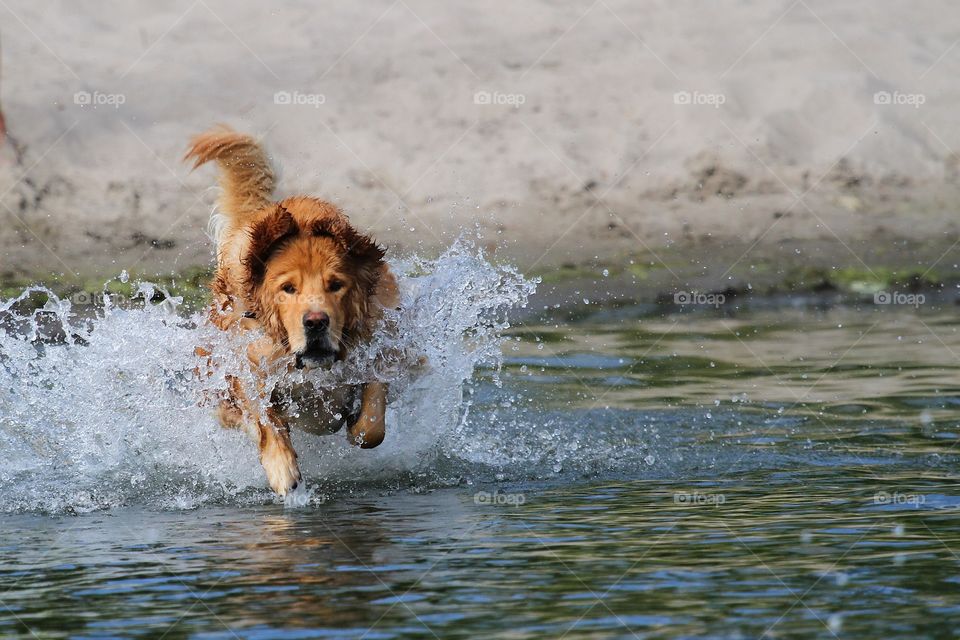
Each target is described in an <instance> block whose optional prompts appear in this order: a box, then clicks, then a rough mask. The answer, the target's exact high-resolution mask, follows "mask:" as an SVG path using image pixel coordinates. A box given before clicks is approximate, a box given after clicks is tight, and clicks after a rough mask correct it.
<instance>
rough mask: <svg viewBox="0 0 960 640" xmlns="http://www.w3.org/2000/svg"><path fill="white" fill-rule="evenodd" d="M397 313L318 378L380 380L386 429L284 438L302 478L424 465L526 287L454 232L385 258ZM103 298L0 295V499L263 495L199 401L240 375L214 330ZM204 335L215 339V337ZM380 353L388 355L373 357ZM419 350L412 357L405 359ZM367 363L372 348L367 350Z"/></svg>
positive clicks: (11, 504)
mask: <svg viewBox="0 0 960 640" xmlns="http://www.w3.org/2000/svg"><path fill="white" fill-rule="evenodd" d="M393 267H394V269H395V270H396V271H397V273H399V274H403V275H402V276H401V278H400V288H401V296H402V306H401V311H400V312H398V313H397V314H396V315H395V316H393V317H392V318H390V321H391V322H392V323H393V325H394V326H395V330H394V331H391V332H380V333H378V338H377V339H376V340H375V341H374V343H373V344H371V345H370V346H369V347H368V348H366V349H363V350H358V351H356V352H355V353H354V354H353V356H352V357H351V359H350V361H349V362H347V363H342V364H340V365H338V366H336V367H334V369H332V370H331V371H329V372H321V373H311V374H309V376H311V379H312V380H313V381H314V382H316V383H317V384H319V385H320V386H322V385H323V384H325V383H326V382H327V381H341V382H343V381H347V382H357V381H361V380H362V379H365V378H367V377H369V376H375V377H377V378H379V379H382V380H386V381H389V382H390V383H391V403H390V406H389V409H388V414H387V421H388V428H387V433H388V435H387V440H386V442H385V443H384V444H383V445H382V446H381V447H380V448H378V449H376V450H372V451H369V450H366V451H365V450H359V449H356V448H354V447H351V446H349V445H348V444H347V442H346V437H345V436H344V435H343V434H342V433H341V434H336V435H334V436H328V437H317V436H310V435H307V434H300V433H298V434H295V435H294V443H295V445H296V447H297V449H298V452H299V454H300V462H301V468H302V471H303V472H304V475H305V477H306V482H307V485H312V486H313V487H314V489H316V487H320V488H321V489H323V488H324V487H329V486H333V485H334V484H335V483H348V484H349V483H353V485H352V486H360V487H362V486H368V485H370V486H374V485H378V484H379V485H380V486H392V485H395V484H398V483H402V482H403V478H408V477H410V476H411V474H413V475H417V474H423V473H430V472H436V469H437V466H436V465H437V462H438V460H443V459H445V458H448V457H449V456H450V453H451V448H455V447H457V446H459V445H460V444H461V443H462V441H463V439H462V437H460V435H458V434H461V435H462V433H463V430H464V429H465V428H467V425H466V422H465V421H464V418H465V416H466V415H467V412H466V407H465V403H464V402H463V398H462V390H463V386H464V382H465V381H467V380H469V379H470V378H471V377H472V375H473V372H474V369H475V368H476V367H477V366H478V365H480V364H487V365H493V366H497V365H498V364H499V362H500V357H501V356H500V353H501V344H502V337H501V334H502V332H503V330H504V329H505V328H506V327H507V323H506V320H505V315H506V312H507V310H508V309H510V308H513V307H516V306H520V305H524V304H525V303H526V300H527V297H528V296H529V295H530V294H531V293H532V292H533V289H534V285H533V283H531V282H529V281H527V280H525V279H524V278H523V277H522V276H521V275H520V274H519V273H518V272H516V271H515V270H513V269H511V268H508V267H498V266H494V265H491V264H490V263H488V262H487V261H486V260H484V259H483V258H482V257H481V256H480V255H479V253H478V252H477V251H476V250H475V249H473V248H472V247H469V246H467V245H466V244H464V243H457V244H455V245H454V246H453V247H451V248H450V249H449V250H448V251H446V252H445V253H444V254H443V255H442V256H441V257H440V258H438V259H437V260H433V261H426V260H419V259H414V260H410V261H407V262H404V263H397V264H394V265H393ZM154 292H155V287H154V286H153V285H150V284H147V283H144V284H141V285H140V296H139V299H138V303H136V304H133V305H132V306H126V307H123V308H121V307H119V306H116V305H113V304H112V303H111V302H110V301H109V300H107V301H105V304H104V305H103V307H102V308H101V309H100V310H99V312H98V314H97V316H96V317H95V318H92V319H84V318H83V317H81V316H79V315H77V314H76V313H75V310H74V309H73V308H72V306H71V304H70V302H69V301H67V300H60V299H58V298H57V297H56V296H54V295H53V294H52V293H50V292H49V291H47V290H45V289H43V288H39V287H33V288H30V289H28V290H26V291H24V293H23V294H22V295H21V296H18V297H17V298H15V299H12V300H7V301H2V302H0V318H2V326H3V327H4V329H5V330H3V331H0V456H2V458H3V464H2V465H0V511H7V512H9V511H20V510H41V511H50V512H59V511H86V510H91V509H98V508H109V507H114V506H121V505H130V504H147V505H151V506H156V507H159V508H183V507H190V506H196V505H200V504H205V503H210V502H246V501H262V500H265V499H272V498H271V494H270V493H269V491H268V490H267V489H266V485H265V480H264V477H263V472H262V470H261V468H260V465H259V463H258V462H257V454H256V449H255V446H254V445H253V444H252V443H250V442H249V441H248V440H247V439H246V436H245V435H244V434H243V433H242V432H240V431H235V430H225V429H222V428H221V427H220V426H219V425H218V424H217V422H216V420H215V419H214V417H213V415H212V411H211V409H210V408H209V407H205V406H201V405H202V399H203V397H204V394H205V393H206V392H209V391H210V389H212V388H215V387H217V386H220V385H222V381H223V376H224V375H225V373H227V372H231V373H235V372H236V371H242V370H243V369H244V367H243V366H242V365H241V363H240V362H239V360H234V359H233V358H235V357H236V356H235V355H231V354H236V353H237V350H236V349H226V348H222V347H224V346H225V345H224V344H223V343H224V341H225V340H227V337H226V336H225V335H224V334H222V333H221V332H219V331H217V330H215V329H213V328H211V327H209V326H208V325H206V324H205V323H204V321H203V317H204V315H205V314H202V313H198V314H195V315H193V316H190V317H184V316H183V315H182V314H178V312H177V308H176V306H177V302H178V301H177V300H171V299H169V298H168V299H167V300H166V301H164V302H162V303H156V304H155V303H151V302H149V300H150V299H151V298H152V297H153V295H154ZM32 296H48V297H49V301H48V302H47V304H46V306H45V307H44V309H42V310H40V311H39V312H31V313H18V312H17V311H16V309H17V308H18V304H17V302H18V301H23V300H24V299H25V298H27V297H32ZM51 324H52V325H54V326H57V325H62V328H63V330H64V333H63V336H62V337H63V338H64V340H63V343H62V344H50V341H49V340H43V339H41V336H42V334H43V333H44V331H43V326H44V325H51ZM201 344H202V345H214V347H215V353H217V354H218V357H217V360H216V367H215V370H214V375H213V376H212V377H211V378H210V379H208V380H202V379H198V378H197V376H195V375H194V373H193V370H194V368H195V367H197V366H198V365H200V364H202V363H201V362H200V360H199V359H198V358H197V357H196V356H194V354H193V351H194V347H196V346H197V345H201ZM217 345H219V346H220V347H221V348H220V349H217V348H216V346H217ZM374 354H380V355H384V354H388V357H387V361H388V363H393V366H376V367H375V366H373V365H372V364H371V363H373V362H374V358H373V355H374ZM421 357H425V358H426V361H427V363H428V364H427V365H426V366H424V367H411V366H408V365H409V364H410V363H411V362H415V361H416V360H418V359H419V358H421ZM381 360H382V358H381Z"/></svg>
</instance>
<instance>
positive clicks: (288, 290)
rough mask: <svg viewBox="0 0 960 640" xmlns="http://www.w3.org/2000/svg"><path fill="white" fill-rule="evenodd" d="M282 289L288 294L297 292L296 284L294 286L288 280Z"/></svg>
mask: <svg viewBox="0 0 960 640" xmlns="http://www.w3.org/2000/svg"><path fill="white" fill-rule="evenodd" d="M280 289H281V290H282V291H283V292H284V293H288V294H290V295H293V294H295V293H296V292H297V288H296V287H295V286H293V285H292V284H290V283H289V282H288V283H287V284H285V285H283V286H282V287H280Z"/></svg>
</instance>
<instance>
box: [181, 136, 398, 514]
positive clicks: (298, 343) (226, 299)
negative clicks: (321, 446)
mask: <svg viewBox="0 0 960 640" xmlns="http://www.w3.org/2000/svg"><path fill="white" fill-rule="evenodd" d="M184 159H185V160H186V161H191V162H192V163H193V168H194V169H196V168H197V167H199V166H201V165H203V164H204V163H206V162H210V161H215V162H216V163H217V165H218V167H219V174H220V186H221V188H222V194H221V197H220V199H219V201H218V205H217V207H218V211H217V213H215V214H214V216H213V218H212V220H211V229H212V230H213V236H214V240H215V243H216V257H217V258H216V259H217V265H216V272H215V275H214V278H213V282H212V284H211V288H212V293H213V303H212V306H211V309H210V321H211V322H212V323H213V324H214V325H216V326H217V327H219V328H220V329H222V330H224V331H228V332H238V333H239V332H245V331H252V330H260V331H262V336H261V337H259V338H257V339H255V340H253V341H251V342H249V343H248V347H247V349H246V359H247V360H248V361H249V363H250V366H251V367H252V368H253V372H254V378H255V379H256V380H257V383H256V385H255V386H256V387H257V388H254V389H250V388H245V387H249V386H251V385H249V384H248V385H244V384H243V383H242V382H241V378H240V377H239V376H227V380H228V385H229V390H228V391H227V392H225V394H224V397H223V398H222V399H221V400H220V403H219V411H218V415H219V418H220V421H221V423H222V424H223V425H224V426H226V427H242V428H244V429H245V430H246V431H247V432H248V433H249V434H250V435H251V437H252V438H253V439H254V440H255V441H256V442H257V444H258V446H259V448H260V462H261V463H262V465H263V468H264V471H265V472H266V475H267V481H268V482H269V484H270V487H271V488H273V490H274V491H275V492H276V493H278V494H279V495H281V496H282V495H285V494H286V493H287V492H289V491H292V490H294V489H296V487H297V485H298V483H299V482H300V481H301V475H300V469H299V467H298V465H297V454H296V452H295V451H294V450H293V446H292V445H291V442H290V426H291V423H292V422H295V423H296V426H298V427H303V428H305V429H308V430H311V431H314V432H318V433H330V432H334V431H337V430H339V429H340V428H341V427H342V425H343V422H344V418H343V416H346V422H347V423H348V429H347V433H348V436H349V439H350V442H352V443H353V444H356V445H358V446H360V447H364V448H371V447H376V446H377V445H379V444H380V443H381V442H383V438H384V435H385V426H384V412H385V410H386V396H387V385H386V384H384V383H381V382H369V383H367V384H364V385H363V386H362V388H360V389H352V388H351V389H331V390H324V391H322V392H313V391H312V389H311V391H310V392H309V393H308V394H307V395H311V394H312V395H317V393H322V394H323V396H325V397H323V398H314V399H319V400H323V403H322V405H323V406H325V407H327V408H328V410H327V411H323V410H321V409H320V408H318V407H319V406H320V404H321V403H315V404H316V407H314V409H315V410H313V411H310V410H306V411H305V410H303V407H304V404H306V405H309V404H310V403H309V400H310V398H304V397H302V396H303V395H304V394H303V393H301V397H298V398H297V406H298V411H297V412H296V415H295V416H291V415H288V413H287V412H286V411H285V410H284V406H283V402H282V401H280V400H278V399H277V397H276V394H274V395H273V396H271V397H267V391H266V390H265V389H266V382H265V381H266V378H267V376H268V375H270V374H271V373H277V372H280V373H283V372H289V371H291V370H292V368H294V367H296V368H301V369H304V368H305V369H310V368H314V367H324V366H329V365H330V364H332V363H333V362H334V361H336V360H342V359H343V358H345V357H346V355H347V353H348V352H349V350H350V349H352V348H355V347H356V346H357V345H359V344H362V343H363V342H364V341H366V340H369V339H370V337H371V335H372V332H373V331H374V330H375V327H376V326H377V322H378V321H379V320H380V318H381V315H382V312H383V310H384V309H387V308H396V307H397V306H398V304H399V293H398V290H397V282H396V278H395V277H394V276H393V274H392V273H391V271H390V269H389V267H388V266H387V264H386V263H385V262H384V259H383V258H384V249H383V248H382V247H381V246H380V245H378V244H377V243H376V242H375V241H373V240H372V239H371V238H370V237H369V236H366V235H364V234H362V233H360V232H358V231H357V230H356V229H355V228H354V227H353V226H351V224H350V222H349V220H348V219H347V217H346V216H345V215H344V214H343V213H342V212H341V211H340V210H339V209H338V208H337V207H336V206H334V205H332V204H330V203H329V202H324V201H323V200H319V199H317V198H311V197H305V196H297V197H292V198H287V199H285V200H281V201H279V202H275V201H273V200H272V198H271V196H272V194H273V190H274V186H275V182H276V179H275V177H274V172H273V169H272V168H271V166H270V163H269V161H268V159H267V156H266V154H265V153H264V151H263V149H262V148H261V147H260V145H259V144H257V142H256V141H255V140H254V139H253V138H251V137H250V136H247V135H244V134H241V133H237V132H235V131H233V130H232V129H229V128H226V127H220V128H218V129H214V130H211V131H208V132H206V133H202V134H200V135H198V136H196V137H194V138H193V140H192V141H191V145H190V149H189V150H188V151H187V154H186V156H185V158H184ZM197 354H198V355H200V356H207V357H209V356H210V355H211V353H210V352H209V351H208V350H206V349H203V348H199V347H198V349H197ZM301 391H302V390H301ZM354 392H355V393H354ZM355 396H359V397H358V398H355ZM331 403H332V405H333V406H335V407H337V408H338V409H337V410H333V411H331V410H329V407H330V406H331Z"/></svg>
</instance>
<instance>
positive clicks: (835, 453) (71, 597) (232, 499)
mask: <svg viewBox="0 0 960 640" xmlns="http://www.w3.org/2000/svg"><path fill="white" fill-rule="evenodd" d="M444 261H446V262H444ZM405 268H407V270H408V271H410V272H411V273H417V274H418V275H417V276H416V277H411V278H408V279H406V280H405V289H404V290H405V296H407V297H406V300H407V302H408V305H410V309H411V310H410V313H409V315H407V316H406V317H404V318H402V319H400V320H399V323H400V326H401V327H404V328H406V329H407V330H408V332H407V333H406V334H405V337H402V338H395V340H400V341H402V344H403V346H404V349H403V351H404V353H406V356H405V357H410V358H414V357H415V356H417V354H421V353H426V352H429V357H430V359H431V365H432V366H431V368H430V369H429V370H428V371H424V372H419V373H409V374H406V373H403V372H402V371H396V370H393V371H381V372H379V374H378V375H381V376H383V377H385V378H390V379H392V380H395V381H396V383H397V386H398V396H397V397H396V398H395V401H394V406H393V408H392V409H391V413H390V415H389V416H388V418H389V420H390V425H389V427H388V428H389V429H390V436H388V437H389V438H391V439H389V440H388V441H387V443H385V445H384V446H383V447H381V448H380V449H378V450H376V451H373V452H369V451H357V450H355V449H351V448H350V447H348V446H347V445H346V444H345V443H344V442H343V441H342V440H341V439H340V438H339V437H338V436H334V437H328V438H307V437H302V436H301V437H298V438H297V441H296V444H297V446H298V449H299V450H300V451H301V456H303V457H304V458H306V460H307V462H306V463H305V465H304V469H305V475H306V477H307V482H308V488H307V489H306V490H304V491H303V492H302V493H298V494H297V495H296V496H294V498H292V499H289V500H288V501H287V504H286V505H284V504H283V503H281V502H280V501H277V500H275V499H274V498H272V497H271V496H270V495H269V494H268V493H267V492H266V491H264V489H263V488H262V478H261V477H260V475H259V473H258V471H259V470H258V469H257V466H256V464H255V458H254V457H253V456H254V454H253V453H252V449H251V445H249V444H248V443H246V442H245V441H244V440H243V438H242V437H240V436H239V435H238V434H233V433H231V432H224V431H222V430H218V429H217V428H216V427H215V425H213V423H212V422H211V421H210V420H209V417H205V413H204V411H203V410H201V409H198V408H197V407H196V406H195V403H194V402H193V398H194V397H195V395H196V394H195V393H192V392H193V391H195V390H194V389H193V387H192V385H196V382H195V381H193V382H191V381H190V380H189V378H187V377H184V376H183V371H184V370H186V369H188V368H189V367H187V365H188V364H190V361H189V358H187V357H186V356H176V355H173V354H175V353H181V352H182V353H187V352H186V351H182V350H181V348H182V349H187V348H188V347H189V348H190V349H192V346H193V344H194V342H195V341H196V339H197V335H198V331H202V330H201V329H197V328H194V327H192V326H190V325H189V323H187V324H183V325H180V324H178V322H177V321H174V320H170V316H169V314H168V313H167V312H166V311H165V310H163V309H152V308H147V309H146V310H139V311H131V312H129V314H130V315H129V317H128V316H127V315H124V313H120V312H119V311H118V314H117V315H116V316H111V317H109V318H108V319H103V320H99V321H97V323H95V324H96V328H95V329H94V330H93V331H91V332H90V333H89V334H85V335H86V338H85V339H86V340H87V342H88V343H89V345H88V346H85V347H81V346H76V347H70V346H59V347H55V346H44V347H43V349H40V348H39V347H37V346H35V345H31V347H30V349H33V351H30V350H29V349H27V348H23V349H22V350H21V351H20V352H14V351H13V349H12V346H16V345H17V344H20V342H22V341H20V342H17V341H13V342H11V341H10V338H9V337H8V338H5V339H4V340H6V342H4V343H3V353H4V354H5V356H4V358H5V359H4V360H3V364H4V371H5V373H4V375H6V376H11V377H8V378H6V379H4V381H3V382H4V384H3V385H2V391H0V393H2V394H5V395H3V396H0V398H2V400H3V405H2V406H3V408H4V410H3V414H2V415H0V437H2V438H3V439H2V440H0V452H2V453H3V455H4V458H5V463H4V465H3V467H2V471H0V474H2V475H0V498H2V504H3V505H4V506H3V510H4V511H6V512H7V513H6V514H5V515H0V573H2V577H0V635H9V636H14V637H31V636H30V632H31V631H32V632H33V633H34V634H36V636H37V637H64V636H70V637H90V638H107V637H110V638H113V637H161V636H163V635H164V634H166V636H165V637H169V638H178V637H198V638H234V637H237V638H311V637H332V638H338V637H348V638H363V637H365V638H398V637H421V638H434V637H439V638H448V637H455V638H456V637H463V638H477V637H492V636H510V637H515V638H560V637H568V638H608V637H610V638H632V637H639V638H690V637H711V638H716V637H721V638H753V637H763V636H766V637H781V638H783V637H786V638H792V637H797V638H800V637H803V638H806V637H811V636H812V637H833V636H836V637H865V638H880V637H911V638H916V637H931V638H940V637H952V636H954V635H955V634H956V629H957V627H958V624H960V587H958V584H960V571H958V568H960V558H958V555H957V554H958V553H960V533H958V532H960V517H958V513H960V512H958V509H957V507H958V506H960V490H958V488H957V483H956V469H957V463H958V459H957V456H958V450H957V448H956V446H955V445H956V443H957V441H958V437H960V423H958V420H957V407H958V402H960V386H958V385H960V378H958V376H957V362H958V358H957V354H958V353H960V335H958V332H957V328H956V327H957V323H956V321H955V319H954V311H953V309H952V308H951V307H950V306H946V305H945V306H941V307H937V306H936V305H933V304H929V305H927V306H925V307H923V308H920V309H913V308H903V307H895V306H890V307H875V306H872V305H871V306H869V307H863V308H851V307H826V308H824V307H818V306H816V305H813V304H810V305H806V304H802V303H796V301H790V302H789V303H786V302H785V303H784V304H781V305H775V306H770V307H754V308H746V309H741V310H738V311H735V310H732V309H729V308H728V309H724V310H720V311H715V312H714V311H703V312H697V313H682V314H679V313H673V314H664V313H663V310H659V309H650V308H646V307H628V308H622V309H601V308H596V307H595V306H586V307H583V308H580V309H577V310H561V311H563V312H567V311H569V312H570V313H569V315H563V316H562V317H561V316H557V317H549V316H543V317H541V319H540V320H539V321H538V322H533V321H532V320H528V321H527V322H526V323H524V324H523V325H522V326H521V327H515V328H513V329H505V328H504V326H503V323H502V322H501V320H502V313H503V311H504V309H505V308H506V307H507V306H511V305H521V304H522V303H523V300H524V299H525V297H526V295H527V294H528V293H529V291H530V288H529V286H528V285H527V284H525V283H524V282H523V281H522V280H521V279H519V278H517V277H516V276H515V274H511V273H510V272H508V271H502V270H499V269H496V268H493V267H491V266H489V265H487V264H486V263H485V262H483V261H482V260H480V259H479V258H476V257H475V256H473V255H472V254H471V253H470V252H469V251H465V250H462V249H457V250H454V251H452V252H451V253H450V254H448V255H447V256H445V257H443V258H441V263H440V264H439V265H438V264H429V263H422V264H419V265H407V267H405ZM464 279H467V280H469V281H471V282H473V283H475V284H474V285H468V286H466V287H461V286H460V284H458V283H462V282H463V280H464ZM481 290H482V291H483V292H484V295H479V292H480V291H481ZM574 311H575V312H574ZM153 313H155V314H157V317H160V316H162V315H163V314H167V315H166V316H164V317H166V318H167V319H166V320H164V321H160V320H158V319H156V318H154V317H153V316H151V315H150V314H153ZM556 313H558V314H559V313H560V311H558V312H556ZM537 315H538V316H539V315H540V314H537ZM528 317H529V316H528ZM498 318H499V320H498ZM165 327H166V329H164V328H165ZM164 330H166V331H167V333H164ZM98 332H99V333H100V334H102V335H105V336H106V335H110V337H111V339H110V340H104V342H103V343H97V342H96V339H97V334H98ZM127 332H129V333H131V334H132V335H131V337H130V339H129V343H126V342H124V340H125V338H124V337H123V336H124V335H125V333H127ZM465 333H466V334H467V337H466V338H465V339H464V338H462V336H463V335H464V334H465ZM392 340H393V339H392ZM394 344H399V343H394ZM111 345H112V346H111ZM134 347H135V348H136V349H137V352H138V353H140V354H142V355H141V356H140V357H139V358H133V357H130V356H129V351H127V349H132V348H134ZM160 347H163V348H162V349H161V348H160ZM38 349H40V350H39V351H37V350H38ZM111 349H113V350H114V351H112V352H111ZM98 350H99V351H98ZM89 353H96V354H97V358H100V359H101V360H99V361H95V360H92V359H90V358H91V357H92V356H88V355H87V354H89ZM111 353H115V354H116V355H115V356H113V357H112V359H111ZM498 354H502V356H500V355H498ZM51 359H53V360H51ZM25 362H29V363H31V364H30V366H27V365H26V364H24V363H25ZM93 362H101V363H102V364H100V365H98V370H97V372H96V375H93V374H92V373H91V374H90V380H89V384H88V380H87V378H86V377H85V375H86V373H85V372H86V371H87V368H89V367H90V365H91V363H93ZM163 363H167V364H166V365H164V364H163ZM164 366H166V367H167V368H166V369H165V368H164ZM191 366H192V365H191ZM475 367H476V370H475V371H474V368H475ZM342 375H349V374H348V373H346V372H343V373H342ZM64 376H66V377H67V378H68V379H69V384H67V380H64ZM114 378H119V379H120V380H121V382H117V381H115V380H114ZM464 380H466V382H465V383H464ZM94 382H96V383H97V384H94ZM160 382H163V384H159V383H160ZM97 389H103V390H104V391H103V392H101V393H99V395H98V393H97V391H96V390H97ZM187 391H191V393H187ZM45 394H49V395H45ZM70 394H73V401H74V402H76V403H79V404H81V405H82V404H83V403H84V402H89V403H93V404H95V405H96V407H95V408H87V407H84V406H81V407H78V408H70V409H69V410H68V409H67V408H65V407H61V405H62V404H63V403H69V401H70V397H69V396H70ZM124 394H126V395H124ZM151 394H152V395H151ZM173 399H176V401H174V400H173ZM30 407H34V410H30ZM116 430H121V431H123V432H124V434H127V435H123V434H121V435H119V436H118V435H117V434H116ZM198 443H199V444H198ZM28 629H29V630H30V631H28Z"/></svg>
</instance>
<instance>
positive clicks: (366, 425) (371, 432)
mask: <svg viewBox="0 0 960 640" xmlns="http://www.w3.org/2000/svg"><path fill="white" fill-rule="evenodd" d="M386 435H387V428H386V425H385V424H384V422H383V420H377V419H374V418H368V417H364V416H362V415H361V416H360V419H359V420H357V421H356V423H354V425H353V426H351V427H350V429H349V430H348V431H347V438H349V440H350V444H352V445H354V446H357V447H360V448H361V449H373V448H374V447H376V446H379V445H380V443H381V442H383V439H384V437H385V436H386Z"/></svg>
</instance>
